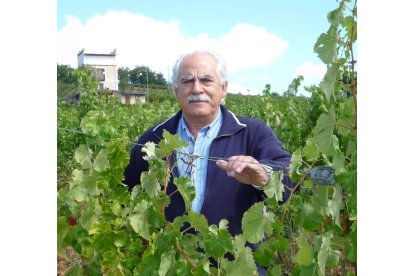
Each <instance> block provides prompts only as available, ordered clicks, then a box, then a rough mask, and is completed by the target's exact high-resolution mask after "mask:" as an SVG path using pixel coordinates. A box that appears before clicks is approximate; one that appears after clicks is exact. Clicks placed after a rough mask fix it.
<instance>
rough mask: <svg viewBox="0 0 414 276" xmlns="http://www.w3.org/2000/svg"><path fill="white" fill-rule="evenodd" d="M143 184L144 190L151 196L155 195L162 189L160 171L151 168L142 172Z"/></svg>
mask: <svg viewBox="0 0 414 276" xmlns="http://www.w3.org/2000/svg"><path fill="white" fill-rule="evenodd" d="M141 185H142V188H143V189H144V191H145V192H146V193H147V194H148V195H149V196H150V197H155V196H157V195H158V193H159V192H160V191H161V185H160V183H159V182H158V172H157V171H156V170H153V169H152V168H150V169H149V170H148V171H146V172H143V173H142V174H141Z"/></svg>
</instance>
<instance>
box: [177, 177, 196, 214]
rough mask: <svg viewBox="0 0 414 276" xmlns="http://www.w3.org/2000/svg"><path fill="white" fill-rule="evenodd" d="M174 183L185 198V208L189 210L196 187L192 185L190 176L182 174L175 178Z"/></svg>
mask: <svg viewBox="0 0 414 276" xmlns="http://www.w3.org/2000/svg"><path fill="white" fill-rule="evenodd" d="M174 184H175V185H176V186H177V190H178V191H179V192H180V194H181V196H182V197H183V199H184V203H185V209H186V210H189V209H190V207H191V202H192V201H193V199H194V197H195V188H194V186H191V185H190V184H191V180H190V179H189V178H188V177H185V176H180V177H179V178H174Z"/></svg>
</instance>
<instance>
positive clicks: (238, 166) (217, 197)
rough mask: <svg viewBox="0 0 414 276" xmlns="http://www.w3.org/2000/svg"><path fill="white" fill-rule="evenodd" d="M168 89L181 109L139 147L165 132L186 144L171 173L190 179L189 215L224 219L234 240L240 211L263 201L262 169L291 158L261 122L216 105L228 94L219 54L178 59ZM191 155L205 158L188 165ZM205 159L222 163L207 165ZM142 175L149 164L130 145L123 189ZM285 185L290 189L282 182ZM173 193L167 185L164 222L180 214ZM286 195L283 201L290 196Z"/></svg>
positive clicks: (177, 195) (276, 166) (204, 53)
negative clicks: (192, 213) (190, 198)
mask: <svg viewBox="0 0 414 276" xmlns="http://www.w3.org/2000/svg"><path fill="white" fill-rule="evenodd" d="M172 86H173V89H174V92H175V96H176V98H177V100H178V102H179V105H180V108H181V110H180V111H179V112H178V113H177V114H175V115H174V116H172V117H171V118H169V119H168V120H166V121H164V122H162V123H160V124H158V125H157V126H154V127H152V128H150V129H149V130H147V131H146V132H145V133H144V134H143V135H142V136H141V137H140V138H139V140H138V143H139V144H145V143H146V142H148V141H152V142H155V143H158V142H159V141H160V140H161V139H162V133H163V130H164V129H166V130H167V131H168V132H170V133H173V134H179V135H180V137H181V139H182V140H184V141H187V142H188V143H189V145H188V147H187V148H186V149H183V150H180V151H181V152H185V153H188V154H185V155H183V156H180V154H179V153H177V156H175V158H176V159H175V161H177V163H178V166H177V167H176V168H174V170H173V174H174V176H175V177H178V176H182V175H188V176H189V177H190V178H191V180H192V185H194V187H195V191H196V195H195V198H194V200H193V202H192V206H191V208H192V210H193V211H194V212H196V213H199V214H203V215H204V216H205V217H206V218H207V221H208V223H209V224H218V223H219V222H220V220H221V219H227V220H228V222H229V224H228V227H229V231H230V233H231V234H232V235H237V234H239V233H241V232H242V229H241V221H242V216H243V214H244V212H245V211H247V210H248V209H249V208H250V207H251V206H252V205H253V204H254V203H256V202H258V201H261V200H263V196H264V194H263V191H262V190H263V187H264V186H265V185H266V184H267V182H268V181H269V171H271V170H272V168H271V167H269V166H263V165H262V164H267V165H270V166H272V167H273V168H274V169H280V168H282V167H288V166H289V163H290V157H291V156H290V154H289V153H288V152H286V151H284V150H282V144H281V142H280V141H279V139H278V138H277V137H276V136H275V134H274V132H273V131H272V130H271V129H270V128H269V127H267V126H266V125H265V124H264V123H263V122H262V121H260V120H257V119H252V118H247V117H241V116H236V115H234V114H233V113H232V112H230V111H229V110H227V109H226V108H225V107H224V106H222V105H220V102H221V100H222V99H223V98H224V97H225V96H226V93H227V70H226V65H225V62H224V60H223V58H222V57H221V56H220V55H218V54H216V53H214V52H210V51H195V52H191V53H188V54H186V55H183V56H182V57H180V58H179V59H178V60H177V62H176V64H175V66H174V68H173V76H172ZM189 153H191V155H190V154H189ZM191 156H202V157H204V158H195V159H194V160H189V158H188V157H191ZM209 156H211V157H220V158H223V159H225V160H226V161H217V162H215V161H211V160H209V159H208V157H209ZM145 170H148V163H147V162H146V161H145V160H143V153H142V152H141V147H140V146H135V147H134V148H133V149H132V151H131V159H130V163H129V165H128V167H127V168H126V170H125V184H127V185H128V186H130V187H133V186H134V185H136V184H139V181H140V175H141V173H142V172H143V171H145ZM284 183H285V185H287V186H289V187H292V183H291V182H290V181H289V179H288V178H287V177H285V179H284ZM175 190H176V186H175V185H174V184H173V183H169V184H168V189H167V194H168V195H170V194H171V198H170V199H171V201H170V204H169V206H168V207H167V208H166V210H165V215H166V219H167V220H169V221H173V220H174V218H175V217H177V216H180V215H183V214H184V212H185V204H184V200H183V198H182V197H181V195H180V193H174V192H175ZM285 191H286V192H285V194H284V198H285V199H286V197H287V196H288V193H289V191H288V189H285Z"/></svg>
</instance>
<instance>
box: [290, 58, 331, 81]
mask: <svg viewBox="0 0 414 276" xmlns="http://www.w3.org/2000/svg"><path fill="white" fill-rule="evenodd" d="M325 73H326V65H325V64H323V63H318V64H316V63H312V62H308V61H307V62H305V63H303V64H301V65H300V66H299V67H298V68H296V70H295V76H299V75H302V76H303V78H304V80H305V81H306V82H314V81H316V80H322V78H323V76H324V75H325Z"/></svg>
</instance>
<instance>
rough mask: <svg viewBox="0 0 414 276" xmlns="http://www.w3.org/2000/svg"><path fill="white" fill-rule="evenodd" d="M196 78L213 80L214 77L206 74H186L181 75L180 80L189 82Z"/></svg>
mask: <svg viewBox="0 0 414 276" xmlns="http://www.w3.org/2000/svg"><path fill="white" fill-rule="evenodd" d="M196 76H197V77H198V78H210V79H211V78H214V76H213V75H212V74H209V73H206V74H192V73H188V74H185V73H184V74H182V75H181V79H182V80H191V79H194V78H195V77H196Z"/></svg>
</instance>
